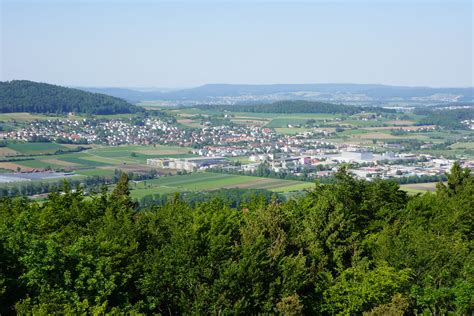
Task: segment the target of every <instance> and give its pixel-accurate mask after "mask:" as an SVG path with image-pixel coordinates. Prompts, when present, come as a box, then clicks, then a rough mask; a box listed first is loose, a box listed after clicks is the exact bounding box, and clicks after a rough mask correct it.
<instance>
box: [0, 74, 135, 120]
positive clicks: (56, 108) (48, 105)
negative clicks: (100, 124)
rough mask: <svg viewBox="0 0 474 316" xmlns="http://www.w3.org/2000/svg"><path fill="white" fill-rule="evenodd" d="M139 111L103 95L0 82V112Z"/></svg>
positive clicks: (131, 105) (41, 85)
mask: <svg viewBox="0 0 474 316" xmlns="http://www.w3.org/2000/svg"><path fill="white" fill-rule="evenodd" d="M138 111H142V109H141V108H139V107H137V106H135V105H133V104H130V103H128V102H126V101H124V100H122V99H119V98H115V97H111V96H108V95H105V94H99V93H91V92H85V91H82V90H78V89H72V88H65V87H61V86H56V85H51V84H46V83H39V82H33V81H27V80H13V81H5V82H0V112H3V113H8V112H31V113H54V114H64V113H69V112H75V113H88V114H121V113H135V112H138Z"/></svg>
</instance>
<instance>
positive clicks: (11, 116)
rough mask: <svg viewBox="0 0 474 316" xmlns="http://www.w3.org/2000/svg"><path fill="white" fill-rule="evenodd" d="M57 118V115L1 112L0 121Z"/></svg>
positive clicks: (29, 120)
mask: <svg viewBox="0 0 474 316" xmlns="http://www.w3.org/2000/svg"><path fill="white" fill-rule="evenodd" d="M56 118H57V117H55V116H48V115H43V114H32V113H26V112H13V113H0V121H18V122H31V121H35V120H48V119H56Z"/></svg>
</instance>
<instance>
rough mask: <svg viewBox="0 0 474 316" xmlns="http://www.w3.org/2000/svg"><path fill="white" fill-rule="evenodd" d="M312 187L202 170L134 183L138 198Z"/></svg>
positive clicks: (293, 189)
mask: <svg viewBox="0 0 474 316" xmlns="http://www.w3.org/2000/svg"><path fill="white" fill-rule="evenodd" d="M312 186H313V184H312V183H310V182H302V181H293V180H280V179H270V178H259V177H250V176H240V175H229V174H218V173H210V172H199V173H191V174H187V175H178V176H169V177H162V178H159V179H153V180H147V181H141V182H138V183H133V184H132V185H131V189H132V191H131V192H132V196H133V197H134V198H142V197H144V196H146V195H150V194H163V193H172V192H184V191H211V190H217V189H222V188H248V189H267V190H271V191H274V192H289V191H297V190H303V189H307V188H311V187H312Z"/></svg>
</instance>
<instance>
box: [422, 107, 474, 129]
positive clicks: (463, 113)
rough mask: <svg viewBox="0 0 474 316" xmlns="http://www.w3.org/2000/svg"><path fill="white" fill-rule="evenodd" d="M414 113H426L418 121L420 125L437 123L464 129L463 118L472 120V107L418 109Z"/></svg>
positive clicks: (446, 126)
mask: <svg viewBox="0 0 474 316" xmlns="http://www.w3.org/2000/svg"><path fill="white" fill-rule="evenodd" d="M415 114H420V115H426V117H424V118H422V119H421V121H420V122H419V124H420V125H438V126H442V127H445V128H450V129H466V128H468V127H467V125H465V124H463V123H462V121H464V120H474V109H473V108H461V109H452V110H450V109H447V110H431V109H418V110H416V111H415Z"/></svg>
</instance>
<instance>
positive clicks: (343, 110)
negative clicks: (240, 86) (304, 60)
mask: <svg viewBox="0 0 474 316" xmlns="http://www.w3.org/2000/svg"><path fill="white" fill-rule="evenodd" d="M197 108H199V109H202V110H218V111H238V112H255V113H330V114H356V113H360V112H376V113H381V112H383V113H395V110H390V109H384V108H381V107H360V106H351V105H344V104H334V103H324V102H316V101H277V102H273V103H270V104H256V105H241V104H239V105H215V104H212V105H211V104H205V105H199V106H197Z"/></svg>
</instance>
